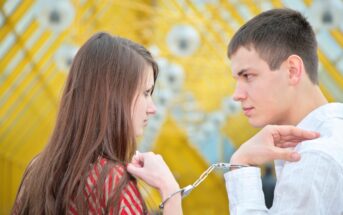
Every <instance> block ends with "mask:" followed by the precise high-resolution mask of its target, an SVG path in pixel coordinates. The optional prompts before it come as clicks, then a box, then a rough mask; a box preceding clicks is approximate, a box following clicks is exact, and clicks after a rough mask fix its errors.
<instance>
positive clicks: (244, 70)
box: [237, 69, 248, 77]
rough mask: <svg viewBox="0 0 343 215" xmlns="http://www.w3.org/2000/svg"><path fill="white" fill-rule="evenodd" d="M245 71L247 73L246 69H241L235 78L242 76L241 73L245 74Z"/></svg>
mask: <svg viewBox="0 0 343 215" xmlns="http://www.w3.org/2000/svg"><path fill="white" fill-rule="evenodd" d="M246 71H248V69H241V70H240V71H239V72H238V73H237V76H238V77H239V76H242V75H243V73H245V72H246Z"/></svg>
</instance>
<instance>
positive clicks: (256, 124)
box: [248, 118, 268, 128]
mask: <svg viewBox="0 0 343 215" xmlns="http://www.w3.org/2000/svg"><path fill="white" fill-rule="evenodd" d="M248 121H249V124H250V125H251V126H252V127H254V128H263V127H264V126H266V125H268V123H266V122H260V121H258V120H256V119H255V120H254V119H252V118H249V119H248Z"/></svg>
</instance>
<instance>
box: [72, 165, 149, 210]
mask: <svg viewBox="0 0 343 215" xmlns="http://www.w3.org/2000/svg"><path fill="white" fill-rule="evenodd" d="M107 162H110V161H108V160H107V159H105V158H100V159H98V162H97V163H96V164H95V165H93V166H92V168H91V170H90V172H89V175H88V178H87V183H86V187H85V190H84V194H85V195H86V196H88V197H89V198H88V205H89V212H88V214H91V215H93V214H94V215H95V214H105V213H106V211H105V209H106V205H107V204H108V201H109V198H110V197H111V196H112V195H113V194H114V192H115V189H116V186H117V185H118V183H119V181H120V179H121V177H122V176H123V173H124V167H123V166H122V165H115V166H114V167H112V168H111V169H110V170H109V174H108V175H107V176H106V179H105V183H104V185H103V189H102V193H101V195H100V196H101V198H100V199H99V198H98V197H97V196H99V195H97V194H98V192H99V191H98V190H97V189H96V188H95V186H96V183H97V181H98V177H100V172H101V169H103V168H104V166H105V165H106V164H107ZM142 201H143V200H142V198H141V195H140V193H139V191H138V188H137V184H136V183H135V182H133V181H130V182H129V183H128V185H127V186H126V187H125V188H124V190H123V191H122V194H121V196H120V201H119V202H120V209H119V214H121V215H130V214H144V210H143V204H142ZM69 214H72V215H78V214H79V213H78V212H77V211H76V205H75V202H71V204H70V206H69ZM108 214H114V206H112V207H110V208H109V211H108Z"/></svg>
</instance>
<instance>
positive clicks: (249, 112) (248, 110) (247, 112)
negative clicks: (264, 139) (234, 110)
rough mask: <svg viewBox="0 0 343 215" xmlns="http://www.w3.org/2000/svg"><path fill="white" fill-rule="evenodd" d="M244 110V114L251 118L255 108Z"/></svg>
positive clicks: (244, 108)
mask: <svg viewBox="0 0 343 215" xmlns="http://www.w3.org/2000/svg"><path fill="white" fill-rule="evenodd" d="M242 109H243V113H244V115H246V116H248V117H249V116H250V115H251V112H252V110H253V109H254V108H253V107H243V108H242Z"/></svg>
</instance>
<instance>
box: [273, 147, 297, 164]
mask: <svg viewBox="0 0 343 215" xmlns="http://www.w3.org/2000/svg"><path fill="white" fill-rule="evenodd" d="M274 150H275V151H274V152H275V158H274V159H277V160H286V161H291V162H294V161H299V160H300V154H299V153H298V152H296V151H294V150H291V149H284V148H275V149H274Z"/></svg>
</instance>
